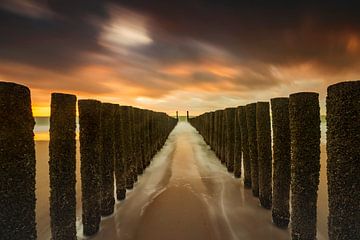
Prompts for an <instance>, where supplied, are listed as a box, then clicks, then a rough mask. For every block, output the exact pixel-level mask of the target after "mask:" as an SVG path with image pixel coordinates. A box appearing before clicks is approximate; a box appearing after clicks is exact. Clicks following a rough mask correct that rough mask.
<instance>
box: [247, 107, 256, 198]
mask: <svg viewBox="0 0 360 240" xmlns="http://www.w3.org/2000/svg"><path fill="white" fill-rule="evenodd" d="M246 123H247V130H248V141H249V152H250V167H251V189H252V193H253V195H254V196H255V197H258V196H259V175H258V174H259V165H258V152H257V137H256V103H251V104H248V105H246Z"/></svg>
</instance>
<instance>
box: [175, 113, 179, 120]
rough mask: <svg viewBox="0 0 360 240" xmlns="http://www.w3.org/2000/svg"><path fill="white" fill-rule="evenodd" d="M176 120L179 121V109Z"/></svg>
mask: <svg viewBox="0 0 360 240" xmlns="http://www.w3.org/2000/svg"><path fill="white" fill-rule="evenodd" d="M176 120H178V121H179V112H178V111H176Z"/></svg>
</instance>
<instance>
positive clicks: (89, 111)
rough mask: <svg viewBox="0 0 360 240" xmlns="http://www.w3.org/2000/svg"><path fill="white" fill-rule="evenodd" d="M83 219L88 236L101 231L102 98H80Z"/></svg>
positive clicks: (84, 231)
mask: <svg viewBox="0 0 360 240" xmlns="http://www.w3.org/2000/svg"><path fill="white" fill-rule="evenodd" d="M78 106H79V123H80V154H81V158H80V161H81V191H82V222H83V226H84V227H83V233H84V235H86V236H90V235H93V234H95V233H97V232H98V231H99V224H100V219H101V211H100V191H101V190H100V181H101V180H100V177H101V175H100V161H101V147H102V146H101V102H99V101H96V100H79V101H78Z"/></svg>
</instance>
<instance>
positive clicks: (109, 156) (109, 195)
mask: <svg viewBox="0 0 360 240" xmlns="http://www.w3.org/2000/svg"><path fill="white" fill-rule="evenodd" d="M116 107H117V106H116V105H114V104H111V103H103V104H102V105H101V133H102V138H101V139H102V152H101V163H100V170H101V171H100V172H101V179H100V180H101V181H100V183H101V184H100V186H101V198H100V203H101V204H100V205H101V215H102V216H108V215H111V214H112V213H113V212H114V204H115V198H114V160H115V154H114V153H115V148H114V147H115V146H114V142H115V141H114V140H115V131H114V130H115V108H116Z"/></svg>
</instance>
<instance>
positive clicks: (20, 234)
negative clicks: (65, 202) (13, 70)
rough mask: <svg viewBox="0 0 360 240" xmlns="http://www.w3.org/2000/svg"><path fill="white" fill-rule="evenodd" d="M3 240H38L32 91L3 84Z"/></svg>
mask: <svg viewBox="0 0 360 240" xmlns="http://www.w3.org/2000/svg"><path fill="white" fill-rule="evenodd" d="M0 122H1V128H0V136H1V138H0V166H1V167H0V176H1V177H0V196H1V197H0V232H1V236H0V238H1V239H4V240H13V239H30V240H32V239H36V222H35V146H34V133H33V129H34V125H35V121H34V118H33V115H32V110H31V99H30V90H29V89H28V88H27V87H25V86H22V85H18V84H15V83H9V82H0Z"/></svg>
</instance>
